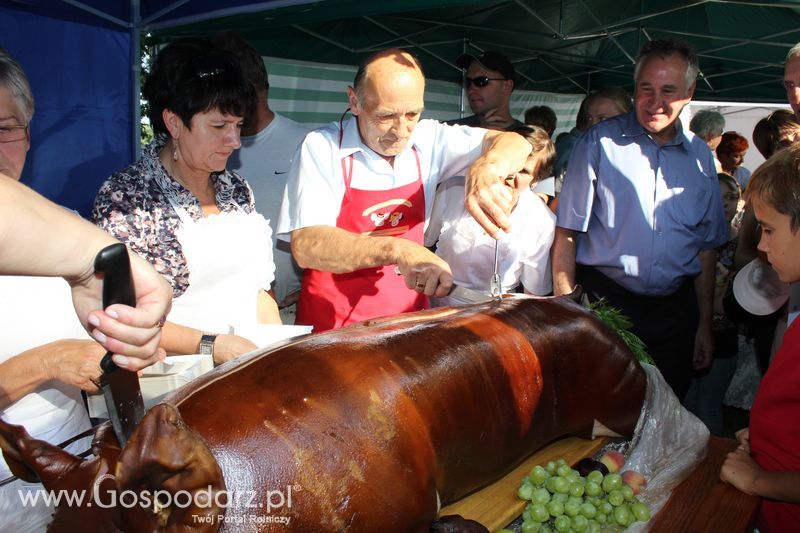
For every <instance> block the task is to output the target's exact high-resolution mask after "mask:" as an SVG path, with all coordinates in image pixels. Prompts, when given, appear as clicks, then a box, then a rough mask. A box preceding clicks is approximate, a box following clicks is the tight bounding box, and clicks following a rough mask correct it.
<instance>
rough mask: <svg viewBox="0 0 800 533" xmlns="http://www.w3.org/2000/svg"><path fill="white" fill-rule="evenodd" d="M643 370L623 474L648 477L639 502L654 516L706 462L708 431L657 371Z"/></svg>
mask: <svg viewBox="0 0 800 533" xmlns="http://www.w3.org/2000/svg"><path fill="white" fill-rule="evenodd" d="M642 368H643V369H644V370H645V372H646V373H647V393H646V395H645V401H644V404H643V406H642V414H641V415H640V416H639V421H638V422H637V423H636V431H635V432H634V437H633V439H632V440H631V441H630V443H629V444H628V451H627V452H626V453H625V455H626V460H625V464H624V465H623V467H622V468H621V469H620V471H621V472H624V471H625V470H635V471H636V472H639V473H640V474H642V475H643V476H644V477H645V479H646V480H647V488H646V489H645V490H644V491H643V492H642V493H641V494H640V495H639V499H640V500H641V501H642V502H644V503H646V504H647V505H648V506H649V507H650V511H651V513H652V515H653V516H655V515H656V513H658V512H659V511H660V510H661V508H663V507H664V505H665V504H666V503H667V500H669V497H670V494H671V493H672V489H674V488H675V487H677V486H678V485H679V484H680V483H681V482H682V481H683V480H684V479H686V478H687V477H689V474H691V473H692V471H693V470H694V469H695V468H696V467H697V465H698V464H700V462H702V461H703V459H705V456H706V449H707V446H708V438H709V431H708V429H707V428H706V426H705V425H704V424H703V423H702V422H701V421H700V419H698V418H697V417H696V416H694V415H693V414H692V413H690V412H689V411H688V410H687V409H686V408H685V407H683V405H681V403H680V401H679V400H678V397H677V396H675V393H674V392H672V388H671V387H670V386H669V385H667V383H666V381H664V377H663V376H662V375H661V372H659V371H658V369H657V368H656V367H654V366H652V365H648V364H642ZM651 520H652V518H651ZM648 524H649V522H636V523H635V524H633V525H631V527H630V528H629V529H628V530H627V531H646V530H647V527H648Z"/></svg>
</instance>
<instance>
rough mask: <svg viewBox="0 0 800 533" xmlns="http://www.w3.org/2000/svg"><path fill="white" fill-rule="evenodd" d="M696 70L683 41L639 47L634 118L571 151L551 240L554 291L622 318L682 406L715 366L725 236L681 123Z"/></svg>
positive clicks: (696, 143) (604, 127)
mask: <svg viewBox="0 0 800 533" xmlns="http://www.w3.org/2000/svg"><path fill="white" fill-rule="evenodd" d="M698 70H699V68H698V62H697V56H696V55H695V54H694V52H693V51H692V50H691V49H690V48H689V46H688V45H687V44H686V43H683V42H682V41H678V40H672V39H671V40H667V41H653V42H649V43H647V44H645V45H644V46H643V47H642V50H641V51H640V53H639V57H638V59H637V61H636V69H635V73H634V79H635V83H636V91H635V109H634V111H633V112H631V113H627V114H624V115H619V116H617V117H614V118H611V119H608V120H606V121H603V122H601V123H600V124H598V125H597V126H595V127H594V128H592V129H590V130H589V131H588V132H587V133H586V134H585V135H584V136H583V137H582V138H581V139H580V140H579V141H578V143H577V144H576V146H575V149H574V150H573V151H572V156H571V158H570V161H569V166H568V167H567V173H566V176H565V180H564V187H563V189H562V191H561V196H560V201H559V205H558V221H557V223H556V225H557V228H556V236H555V241H554V243H553V287H554V291H555V293H556V294H564V293H568V292H570V291H572V289H573V288H574V287H575V285H576V283H577V284H580V285H581V286H582V287H583V289H584V291H585V294H586V295H587V297H588V299H589V300H590V301H594V300H597V299H599V298H603V297H604V298H606V300H607V301H608V302H609V303H610V304H611V305H613V306H614V307H617V308H619V309H620V310H621V311H622V313H623V314H625V315H627V316H628V317H630V318H631V320H632V321H633V324H634V326H633V331H634V333H636V334H637V335H639V336H640V337H641V338H642V340H643V341H644V342H645V344H646V346H647V351H648V353H649V354H650V355H651V356H652V357H653V359H654V360H655V362H656V364H657V366H658V367H659V369H660V370H661V373H662V374H663V375H664V377H665V379H666V380H667V383H669V384H670V386H672V388H673V390H674V391H675V393H676V394H677V396H678V398H680V399H683V396H684V395H685V393H686V390H687V388H688V386H689V383H690V381H691V377H692V369H693V368H694V369H702V368H705V367H707V366H708V365H709V364H710V363H711V358H712V357H713V353H714V341H713V332H712V311H713V309H712V304H713V289H714V267H715V248H716V247H717V246H719V245H721V244H723V243H724V242H725V241H726V240H727V238H728V228H727V224H726V223H725V219H724V214H723V209H722V201H721V198H720V192H719V185H718V182H717V176H716V171H715V168H714V159H713V156H712V154H711V151H710V150H709V149H708V146H707V145H706V143H705V142H704V141H703V140H702V139H700V138H699V137H695V136H694V134H693V133H691V132H690V131H684V129H683V127H682V126H681V123H680V120H679V115H680V113H681V110H682V109H683V108H684V106H686V104H688V103H689V102H690V101H691V99H692V96H693V94H694V88H695V79H696V77H697V73H698Z"/></svg>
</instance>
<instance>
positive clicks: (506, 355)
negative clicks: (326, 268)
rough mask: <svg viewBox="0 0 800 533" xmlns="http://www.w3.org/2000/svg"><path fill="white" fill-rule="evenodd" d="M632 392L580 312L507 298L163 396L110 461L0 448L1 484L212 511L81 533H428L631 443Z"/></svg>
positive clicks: (125, 521)
mask: <svg viewBox="0 0 800 533" xmlns="http://www.w3.org/2000/svg"><path fill="white" fill-rule="evenodd" d="M645 388H646V376H645V374H644V372H643V371H642V369H641V367H640V366H639V365H638V363H637V362H636V361H635V360H634V358H633V356H632V354H631V353H630V351H629V350H628V349H627V347H626V346H625V345H624V343H623V342H622V341H621V339H620V338H619V337H618V336H617V335H616V334H615V333H614V332H612V331H611V330H610V329H609V328H608V327H607V326H605V325H604V324H602V323H601V322H599V321H598V320H597V319H596V318H595V317H594V316H593V315H592V314H591V313H590V312H588V311H586V310H584V309H583V308H582V307H580V306H579V305H577V304H575V303H574V302H572V301H571V300H569V299H566V298H529V297H507V298H503V299H502V300H493V301H491V302H487V303H484V304H478V305H473V306H465V307H454V308H443V309H434V310H429V311H423V312H420V313H413V314H408V315H403V316H400V317H395V318H389V319H381V320H375V321H369V322H365V323H361V324H355V325H353V326H350V327H347V328H343V329H340V330H336V331H331V332H326V333H322V334H319V335H310V336H307V337H304V338H302V339H299V340H295V341H290V342H288V343H285V344H284V345H283V346H281V347H278V348H276V349H273V350H270V351H267V352H265V353H259V354H254V355H253V356H250V357H247V358H244V359H240V360H237V361H234V362H232V363H229V364H226V365H223V366H222V367H219V368H217V369H215V370H214V371H212V372H211V373H209V374H206V375H205V376H203V377H201V378H199V379H198V380H195V381H194V382H192V383H190V384H188V385H187V386H186V387H183V388H182V389H180V390H179V391H177V393H176V394H174V395H173V396H172V397H171V398H170V399H169V402H170V403H171V404H172V405H174V406H175V407H171V406H170V405H166V404H162V405H159V406H157V407H155V408H153V409H151V410H150V411H149V412H148V414H147V415H146V416H145V419H144V420H143V421H142V423H141V424H140V426H139V427H138V428H137V430H136V432H135V433H134V434H133V436H132V438H131V440H130V441H129V442H128V444H127V446H126V447H125V449H124V450H122V451H121V452H120V450H119V448H118V446H116V443H115V442H110V441H112V440H113V435H111V434H110V432H108V431H105V432H104V433H103V435H104V436H105V438H103V439H99V440H97V441H96V444H97V449H96V453H97V454H98V457H97V458H95V459H92V460H90V461H83V462H81V461H79V460H77V459H75V458H74V457H72V456H69V455H68V454H65V453H64V452H61V451H58V450H53V449H52V447H48V446H46V445H43V444H42V443H36V442H28V441H26V440H25V436H24V435H21V434H19V432H18V430H17V429H14V428H9V427H7V426H0V433H2V434H3V435H4V440H5V442H3V443H2V445H3V449H4V452H5V453H6V456H7V457H8V456H9V454H10V456H11V457H12V462H13V463H14V465H15V466H14V468H15V470H14V471H15V473H17V472H23V473H27V475H29V476H32V475H36V476H38V477H39V479H41V480H42V481H43V483H45V485H46V486H48V488H49V487H50V486H52V487H56V486H62V485H69V486H72V487H80V488H86V486H87V485H90V484H91V483H93V482H95V481H94V480H96V479H98V477H99V476H102V475H103V473H104V472H114V473H115V478H114V482H115V483H116V484H117V488H118V489H119V490H125V488H128V487H131V488H133V489H132V490H148V491H155V490H158V489H159V488H161V487H165V490H168V491H173V492H172V493H173V494H174V493H176V492H178V491H180V490H188V491H190V492H191V491H199V490H202V489H205V488H206V487H208V486H211V487H212V490H215V491H225V492H226V495H227V498H226V499H225V500H224V503H223V505H222V507H224V509H222V510H220V509H219V508H218V507H217V508H213V509H211V508H203V507H200V506H195V508H190V509H183V508H180V509H179V508H177V507H175V506H173V507H167V508H161V509H157V510H156V512H153V510H152V509H150V510H140V509H137V510H129V509H121V508H117V509H103V510H102V511H104V512H105V514H104V515H103V517H102V520H98V522H97V523H98V524H102V525H103V527H106V526H107V527H106V529H101V528H98V530H108V531H113V530H114V529H123V530H125V531H158V530H165V531H171V530H175V531H177V530H179V529H180V530H183V529H186V530H191V529H198V530H202V529H204V528H209V529H215V528H220V527H222V528H223V529H225V530H228V531H289V530H290V531H309V532H320V531H364V532H372V531H428V529H429V528H430V526H431V523H432V522H433V521H434V520H435V518H436V516H437V512H438V509H439V505H440V504H441V505H445V504H447V503H450V502H452V501H454V500H457V499H458V498H460V497H462V496H464V495H465V494H467V493H469V492H471V491H473V490H475V489H477V488H479V487H481V486H484V485H486V484H488V483H490V482H492V481H494V480H495V479H497V478H498V477H500V476H502V475H503V474H504V473H506V472H507V471H508V470H510V469H511V468H512V467H513V466H515V465H516V464H517V463H519V462H520V461H522V460H523V459H524V458H526V457H527V456H529V455H530V454H531V453H533V452H534V451H536V450H537V449H539V448H541V447H543V446H544V445H546V444H547V443H549V442H551V441H552V440H554V439H556V438H558V437H560V436H563V435H567V434H572V435H578V436H584V437H589V436H590V435H591V433H592V429H593V427H595V426H596V425H597V424H598V423H599V424H601V425H602V426H605V427H606V428H610V429H611V430H612V431H614V432H616V433H618V434H620V435H624V436H627V437H631V436H632V434H633V431H634V428H635V426H636V422H637V420H638V417H639V414H640V411H641V405H642V401H643V398H644V393H645ZM175 408H177V411H176V410H175ZM178 411H179V413H180V414H178ZM9 435H10V436H11V438H9ZM15 454H16V455H15ZM42 455H47V456H48V457H50V458H49V459H47V460H45V461H40V460H38V459H39V457H41V456H42ZM32 472H35V474H32ZM223 480H224V481H223ZM59 483H60V484H61V485H58V484H59ZM62 511H63V512H62ZM89 512H91V513H98V512H100V511H98V510H97V509H95V508H92V509H85V508H80V509H75V508H70V509H65V510H62V509H59V510H58V514H57V516H56V518H55V520H54V528H61V527H62V524H70V525H71V524H76V523H84V524H85V523H86V522H85V518H83V517H84V516H86V515H87V513H89ZM82 513H83V514H82ZM67 515H69V516H67ZM196 515H200V516H201V519H198V518H197V517H196ZM278 519H280V520H281V521H278ZM73 520H76V521H73ZM68 529H69V528H67V529H64V530H65V531H66V530H68Z"/></svg>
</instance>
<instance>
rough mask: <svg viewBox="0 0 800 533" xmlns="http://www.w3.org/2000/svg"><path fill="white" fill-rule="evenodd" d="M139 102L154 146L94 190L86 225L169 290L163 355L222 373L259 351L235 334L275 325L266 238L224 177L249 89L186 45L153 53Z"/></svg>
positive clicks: (238, 76)
mask: <svg viewBox="0 0 800 533" xmlns="http://www.w3.org/2000/svg"><path fill="white" fill-rule="evenodd" d="M143 95H144V97H145V98H146V99H147V100H148V101H149V103H150V112H149V117H150V122H151V124H152V125H153V129H154V132H155V134H156V137H155V140H154V141H153V142H152V143H151V144H150V145H149V146H147V147H146V148H145V149H144V150H143V154H142V158H141V159H140V160H139V161H137V162H136V163H135V164H133V165H131V166H129V167H128V168H126V169H124V170H122V171H120V172H117V173H115V174H114V175H112V176H111V177H110V178H109V179H108V180H107V181H106V182H105V183H104V184H103V185H102V187H101V188H100V191H99V192H98V194H97V197H96V198H95V203H94V209H93V218H94V221H95V223H97V224H98V225H99V226H101V227H102V228H104V229H106V230H107V231H109V232H111V233H112V234H113V235H114V236H115V237H117V238H118V239H119V240H121V241H122V242H125V243H127V244H128V246H130V248H131V249H133V250H134V251H136V252H138V253H139V254H141V255H142V256H144V257H145V258H146V259H148V260H149V261H150V262H151V263H152V264H153V265H154V266H155V268H156V270H158V271H159V272H160V273H161V274H162V275H163V276H164V277H165V278H167V280H168V281H169V282H170V283H171V285H172V288H173V297H174V303H173V306H172V311H171V313H170V315H169V321H168V322H167V323H166V325H165V326H164V332H163V337H162V346H163V347H164V348H165V349H166V351H167V353H172V354H187V353H188V354H193V353H203V354H208V353H211V354H212V355H213V357H214V361H215V362H216V363H222V362H225V361H227V360H229V359H232V358H234V357H236V356H238V355H241V354H242V353H245V352H247V351H250V350H252V349H255V348H256V346H255V345H254V344H253V343H252V342H251V341H250V340H248V339H245V338H244V337H241V336H237V335H234V334H232V333H235V331H236V329H238V328H239V327H240V326H242V327H245V328H248V329H252V328H251V327H250V326H251V325H252V324H256V323H276V324H279V323H280V318H279V315H278V309H277V305H276V304H275V301H274V299H273V298H272V296H271V295H270V293H269V292H268V291H269V289H270V283H271V282H272V280H273V279H274V270H275V267H274V263H273V260H272V244H271V230H270V227H269V225H268V223H267V221H266V220H265V219H264V217H262V216H261V215H260V214H258V213H257V212H256V211H255V207H254V203H253V194H252V191H251V190H250V187H249V185H248V184H247V182H246V181H245V180H244V179H243V178H242V177H240V176H238V175H237V174H236V173H234V172H230V171H227V170H226V169H225V165H226V163H227V161H228V158H229V157H230V155H231V154H232V153H233V151H234V150H236V149H238V148H239V147H240V146H241V143H240V141H239V134H240V130H241V127H242V123H243V120H244V118H243V117H246V116H249V115H250V110H251V109H252V106H254V105H255V101H256V94H255V90H254V88H253V86H252V85H251V84H249V83H247V82H246V80H245V78H244V76H243V75H242V72H241V70H240V68H239V65H238V62H237V61H236V59H235V57H234V56H233V55H231V54H229V53H227V52H224V51H222V50H220V49H218V48H216V47H215V46H214V45H213V44H212V43H210V42H209V41H207V40H205V39H199V38H187V39H181V40H177V41H174V42H173V43H171V44H169V45H167V46H166V47H165V48H164V49H163V50H162V51H161V52H160V53H159V54H158V56H157V57H156V60H155V63H154V65H153V68H152V72H151V73H150V76H149V77H148V78H147V80H146V82H145V85H144V88H143Z"/></svg>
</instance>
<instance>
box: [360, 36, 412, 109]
mask: <svg viewBox="0 0 800 533" xmlns="http://www.w3.org/2000/svg"><path fill="white" fill-rule="evenodd" d="M373 64H377V65H378V66H379V67H383V68H388V67H390V66H391V65H392V64H394V66H396V67H398V68H400V69H411V70H417V71H419V74H420V75H421V76H422V78H423V79H424V78H425V73H424V72H423V71H422V64H420V62H419V60H418V59H417V58H416V56H414V55H413V54H411V53H410V52H407V51H405V50H403V49H401V48H387V49H386V50H381V51H379V52H375V53H374V54H372V55H370V56H368V57H367V58H365V59H364V61H362V62H361V64H360V65H358V71H357V72H356V77H355V79H354V80H353V87H354V88H355V91H356V94H357V95H358V97H359V98H360V99H361V100H362V101H363V98H364V97H365V96H366V95H365V94H364V86H365V82H366V81H367V80H368V78H371V77H372V76H373V72H372V71H374V70H375V69H373V68H371V66H372V65H373Z"/></svg>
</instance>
